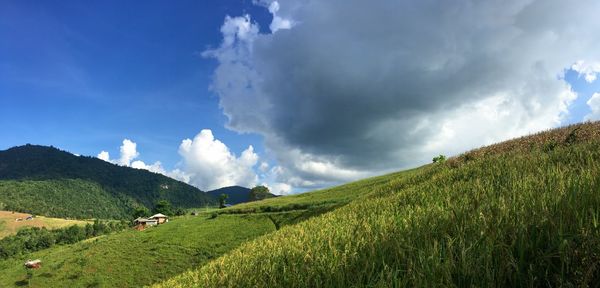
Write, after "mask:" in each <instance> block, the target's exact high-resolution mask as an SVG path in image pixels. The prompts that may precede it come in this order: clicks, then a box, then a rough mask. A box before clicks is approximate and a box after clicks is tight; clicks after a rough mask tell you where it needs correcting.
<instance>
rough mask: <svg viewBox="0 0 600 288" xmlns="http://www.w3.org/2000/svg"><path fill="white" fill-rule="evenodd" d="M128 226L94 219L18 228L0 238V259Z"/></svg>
mask: <svg viewBox="0 0 600 288" xmlns="http://www.w3.org/2000/svg"><path fill="white" fill-rule="evenodd" d="M127 227H129V224H128V222H126V221H108V222H103V221H98V220H96V221H94V223H93V224H90V223H88V224H86V225H85V226H79V225H73V226H69V227H65V228H60V229H52V230H48V229H46V228H45V227H42V228H39V227H30V228H25V229H21V230H19V232H17V234H16V235H13V236H8V237H5V238H3V239H0V259H7V258H11V257H15V256H19V255H24V254H27V253H31V252H35V251H39V250H42V249H46V248H50V247H52V246H54V245H63V244H72V243H76V242H79V241H81V240H85V239H89V238H92V237H96V236H100V235H104V234H109V233H111V232H115V231H121V230H123V229H125V228H127Z"/></svg>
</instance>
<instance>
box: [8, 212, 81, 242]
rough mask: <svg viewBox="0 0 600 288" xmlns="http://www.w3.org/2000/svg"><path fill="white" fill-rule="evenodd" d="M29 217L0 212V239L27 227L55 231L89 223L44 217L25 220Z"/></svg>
mask: <svg viewBox="0 0 600 288" xmlns="http://www.w3.org/2000/svg"><path fill="white" fill-rule="evenodd" d="M29 216H31V214H26V213H18V212H11V211H0V239H2V238H4V237H6V236H10V235H14V234H17V232H18V231H19V230H20V229H24V228H27V227H39V228H41V227H45V228H46V229H56V228H63V227H67V226H72V225H81V226H85V224H87V223H90V222H89V221H81V220H67V219H61V218H48V217H44V216H35V217H34V218H32V219H30V220H26V219H27V217H29ZM17 219H22V220H23V221H17Z"/></svg>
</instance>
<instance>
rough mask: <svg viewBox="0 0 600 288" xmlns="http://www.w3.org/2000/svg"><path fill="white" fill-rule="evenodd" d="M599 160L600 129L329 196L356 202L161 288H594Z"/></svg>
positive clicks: (317, 199)
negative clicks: (560, 287)
mask: <svg viewBox="0 0 600 288" xmlns="http://www.w3.org/2000/svg"><path fill="white" fill-rule="evenodd" d="M599 159H600V124H598V123H592V124H584V125H578V126H571V127H566V128H563V129H559V130H554V131H550V132H546V133H541V134H537V135H533V136H531V137H527V138H522V139H517V140H515V141H510V142H506V143H501V144H498V145H493V146H491V147H488V148H484V149H478V150H475V151H471V152H468V153H466V154H464V155H461V156H460V157H457V158H454V159H449V160H448V161H447V162H446V163H443V164H437V165H429V166H425V167H423V168H421V169H419V170H415V171H411V172H410V173H408V174H392V175H387V176H384V177H380V178H372V179H369V180H367V181H361V182H357V183H353V184H350V185H345V186H340V187H336V188H333V189H328V190H326V191H328V192H326V191H322V192H320V193H323V194H330V195H334V194H335V195H345V194H344V193H345V192H346V191H351V192H349V193H350V194H351V195H356V197H354V198H353V196H348V197H345V196H344V198H345V200H342V201H340V202H338V203H348V204H346V205H344V206H341V207H340V208H337V209H335V210H333V211H331V212H329V213H326V214H323V215H320V216H316V217H312V218H310V219H308V220H306V221H303V222H300V223H298V224H296V225H289V226H285V227H283V228H281V229H280V230H278V231H276V232H274V233H271V234H267V235H264V236H262V237H259V238H257V239H255V240H252V241H250V242H247V243H245V244H243V245H241V246H240V247H239V248H237V249H234V250H233V251H231V252H229V253H227V254H226V255H224V256H222V257H220V258H219V259H216V260H214V261H211V262H209V263H208V264H207V265H199V266H198V268H196V269H194V270H190V271H188V272H185V273H183V274H181V275H179V276H176V277H174V278H172V279H170V280H168V281H166V282H163V283H161V284H158V285H156V287H415V286H417V287H439V286H442V287H446V286H459V287H472V286H474V287H515V286H517V287H537V286H567V287H573V286H583V287H586V286H595V285H597V284H598V283H600V161H599ZM370 181H376V182H375V184H374V185H371V184H373V183H372V182H370ZM377 183H378V184H377ZM327 198H328V196H327V195H318V196H310V195H309V196H300V195H299V196H295V197H283V198H277V199H269V200H266V201H264V202H262V203H251V204H247V205H245V206H244V207H239V208H238V207H235V209H238V211H239V212H244V211H246V212H253V211H262V210H264V209H262V208H261V207H262V206H264V207H267V206H266V205H267V203H269V204H268V205H272V206H273V207H290V208H291V205H294V204H297V203H309V204H310V205H313V204H315V203H316V204H315V205H319V203H330V202H332V201H330V200H329V199H327ZM334 198H335V197H332V199H334ZM324 199H327V200H324ZM352 199H354V200H352ZM334 202H335V201H334ZM244 209H245V210H244ZM284 209H285V208H284ZM232 210H233V208H232ZM291 210H293V209H291Z"/></svg>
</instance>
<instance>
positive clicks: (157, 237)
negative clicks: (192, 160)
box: [0, 214, 275, 287]
mask: <svg viewBox="0 0 600 288" xmlns="http://www.w3.org/2000/svg"><path fill="white" fill-rule="evenodd" d="M274 230H275V226H274V225H273V222H272V221H271V220H270V219H269V217H267V216H265V215H219V216H218V217H217V218H215V219H208V217H207V215H206V214H201V215H200V216H196V217H193V216H185V217H180V218H176V219H174V220H172V221H170V222H169V223H167V224H164V225H161V226H159V227H155V228H149V229H146V230H145V231H142V232H140V231H135V230H127V231H125V232H121V233H118V234H111V235H108V236H100V237H98V238H94V239H89V240H85V241H82V242H79V243H77V244H73V245H64V246H56V247H53V248H50V249H47V250H43V251H38V252H35V253H32V254H30V255H27V256H24V257H22V258H19V259H9V260H4V261H0V271H2V273H0V287H13V286H19V285H23V284H26V281H24V280H25V277H26V271H25V269H24V268H23V263H24V261H25V260H26V259H41V260H42V261H43V265H42V268H41V269H38V270H35V271H34V273H33V278H32V280H31V282H30V287H140V286H143V285H149V284H152V283H155V282H157V281H161V280H163V279H167V278H169V277H171V276H173V275H177V274H179V273H182V272H184V271H186V270H188V269H190V268H193V267H196V266H201V265H203V264H205V263H206V262H207V261H209V260H211V259H214V258H217V257H218V256H220V255H222V254H224V253H226V252H228V251H230V250H231V249H233V248H235V247H237V246H238V245H240V244H241V243H243V242H246V241H248V240H251V239H253V238H255V237H257V236H260V235H263V234H265V233H269V232H271V231H274Z"/></svg>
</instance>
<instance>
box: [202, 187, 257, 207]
mask: <svg viewBox="0 0 600 288" xmlns="http://www.w3.org/2000/svg"><path fill="white" fill-rule="evenodd" d="M249 193H250V189H248V188H246V187H241V186H230V187H223V188H219V189H216V190H212V191H208V192H206V194H208V195H211V196H212V197H213V198H215V199H219V197H220V196H221V194H225V195H227V203H228V204H232V205H233V204H239V203H244V202H248V201H250V198H249Z"/></svg>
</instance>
